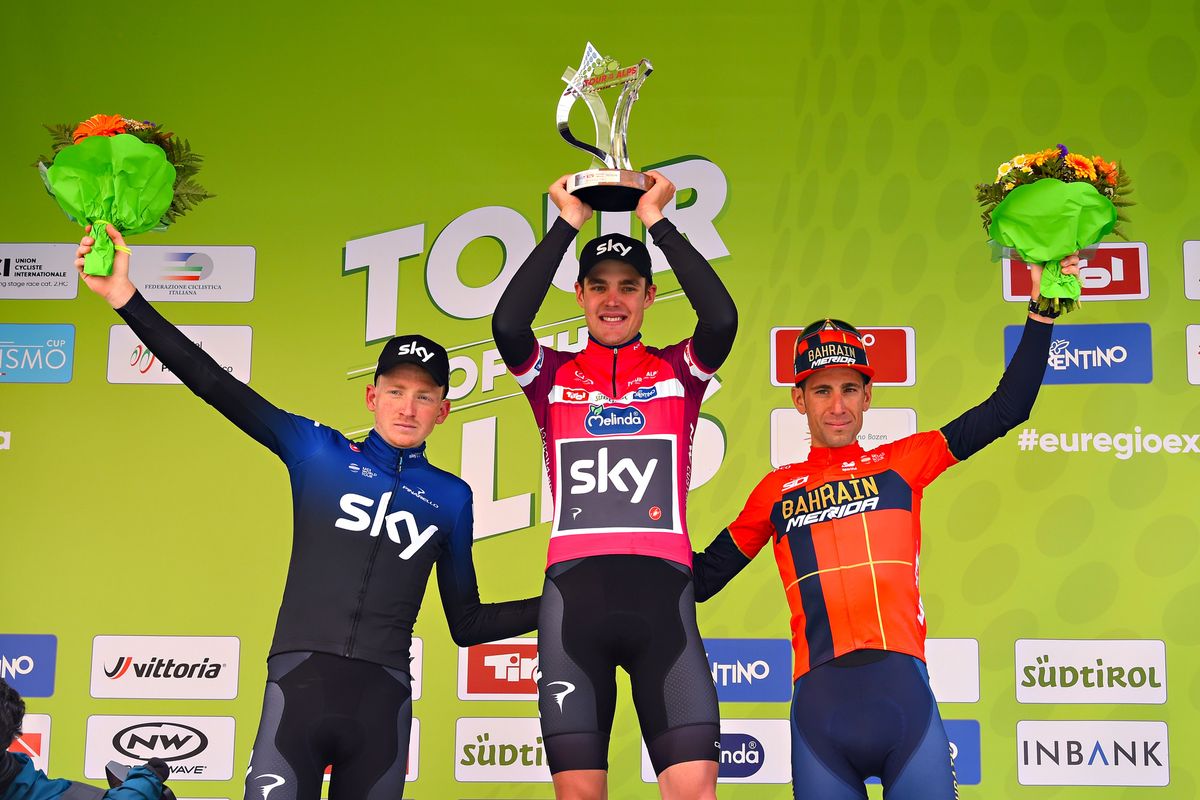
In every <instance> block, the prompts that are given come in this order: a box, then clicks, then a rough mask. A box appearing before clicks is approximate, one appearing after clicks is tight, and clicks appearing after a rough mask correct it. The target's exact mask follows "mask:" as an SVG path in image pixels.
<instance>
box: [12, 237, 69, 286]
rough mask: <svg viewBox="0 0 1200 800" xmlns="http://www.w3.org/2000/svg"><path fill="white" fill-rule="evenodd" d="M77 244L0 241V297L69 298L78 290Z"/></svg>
mask: <svg viewBox="0 0 1200 800" xmlns="http://www.w3.org/2000/svg"><path fill="white" fill-rule="evenodd" d="M78 247H79V245H77V244H57V243H47V242H30V243H28V244H0V300H71V299H72V298H74V297H75V296H76V295H78V294H79V273H78V272H77V271H76V269H75V250H76V248H78Z"/></svg>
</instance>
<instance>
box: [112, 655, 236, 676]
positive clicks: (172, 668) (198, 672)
mask: <svg viewBox="0 0 1200 800" xmlns="http://www.w3.org/2000/svg"><path fill="white" fill-rule="evenodd" d="M224 666H225V665H224V664H213V663H210V662H209V660H208V659H207V658H206V659H204V660H203V661H196V662H192V663H188V662H186V661H176V660H175V659H173V658H167V659H162V658H158V657H157V656H155V657H153V658H151V659H150V660H149V661H143V662H140V663H139V662H135V661H134V660H133V657H132V656H122V657H121V658H118V659H117V661H116V663H115V664H113V666H111V667H109V666H105V667H104V674H105V675H106V676H108V678H109V679H110V680H114V681H115V680H119V679H120V678H122V677H123V676H124V675H125V673H127V672H129V670H130V668H131V667H132V669H133V674H134V675H136V676H137V677H139V678H164V679H176V680H178V679H185V678H202V679H207V680H213V679H214V678H218V677H220V675H221V668H222V667H224Z"/></svg>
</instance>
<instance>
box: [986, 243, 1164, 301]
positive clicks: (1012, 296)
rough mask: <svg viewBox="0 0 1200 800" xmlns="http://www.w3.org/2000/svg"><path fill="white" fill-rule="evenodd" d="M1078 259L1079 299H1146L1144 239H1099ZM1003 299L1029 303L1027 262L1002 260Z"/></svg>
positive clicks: (1147, 276) (1147, 278) (1147, 279)
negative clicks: (1098, 242)
mask: <svg viewBox="0 0 1200 800" xmlns="http://www.w3.org/2000/svg"><path fill="white" fill-rule="evenodd" d="M1085 253H1086V255H1087V258H1081V259H1080V260H1079V282H1080V284H1082V286H1083V291H1082V294H1081V298H1082V299H1083V300H1085V301H1090V300H1145V299H1146V298H1147V297H1149V296H1150V267H1149V260H1148V259H1147V257H1146V243H1145V242H1102V243H1100V244H1098V245H1096V246H1095V248H1094V249H1093V248H1088V249H1087V250H1086V251H1085ZM1003 264H1004V299H1005V300H1011V301H1013V302H1019V303H1028V302H1029V295H1030V294H1031V293H1032V291H1033V281H1032V280H1030V277H1029V264H1027V263H1025V262H1024V261H1022V260H1021V259H1019V258H1011V259H1010V258H1006V259H1003Z"/></svg>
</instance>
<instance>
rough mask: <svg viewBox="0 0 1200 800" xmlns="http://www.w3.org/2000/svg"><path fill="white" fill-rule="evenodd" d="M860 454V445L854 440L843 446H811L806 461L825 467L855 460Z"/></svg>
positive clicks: (861, 451) (861, 452)
mask: <svg viewBox="0 0 1200 800" xmlns="http://www.w3.org/2000/svg"><path fill="white" fill-rule="evenodd" d="M862 454H863V449H862V446H860V445H859V443H858V442H857V441H856V442H854V443H853V444H848V445H846V446H845V447H813V448H812V450H810V451H809V453H808V458H807V459H806V461H807V462H808V463H809V464H810V465H812V466H814V467H827V466H829V465H830V464H840V463H843V462H846V461H855V460H857V459H858V458H859V457H860V456H861V455H862Z"/></svg>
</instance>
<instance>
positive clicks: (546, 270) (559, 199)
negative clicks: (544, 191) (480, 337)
mask: <svg viewBox="0 0 1200 800" xmlns="http://www.w3.org/2000/svg"><path fill="white" fill-rule="evenodd" d="M567 178H568V176H566V175H564V176H563V177H561V178H559V179H558V180H557V181H555V182H554V184H553V185H551V186H550V189H549V192H550V199H551V200H553V201H554V204H555V205H556V206H558V210H559V217H558V219H556V220H555V221H554V224H553V225H552V226H551V227H550V230H549V231H547V232H546V235H545V236H543V237H542V241H540V242H538V244H537V246H536V247H534V248H533V252H531V253H530V254H529V257H528V258H526V259H525V263H524V264H522V265H521V268H520V269H518V270H517V274H516V275H514V276H513V278H512V280H511V281H510V282H509V284H508V287H507V288H506V289H505V290H504V294H502V295H501V296H500V302H499V303H497V304H496V311H495V312H494V313H493V314H492V336H494V337H495V339H496V347H497V349H499V351H500V357H501V358H503V359H504V363H505V364H507V365H508V366H509V367H510V368H512V369H517V368H519V367H521V366H522V365H524V364H525V363H526V362H527V361H528V360H529V358H530V356H532V355H533V353H534V351H535V350H537V337H536V336H534V335H533V319H534V317H536V316H537V312H538V309H539V308H541V307H542V302H543V301H544V300H545V299H546V293H547V292H549V291H550V283H551V281H553V280H554V273H555V272H557V271H558V265H559V262H561V261H562V257H563V255H564V254H565V253H566V252H567V248H568V247H570V246H571V242H573V241H575V235H576V234H577V233H579V229H580V228H581V227H583V224H584V223H585V222H587V221H588V220H589V219H591V216H592V208H591V206H589V205H587V204H586V203H584V202H583V201H581V200H580V199H579V198H577V197H575V196H573V195H571V194H570V193H569V192H568V191H567Z"/></svg>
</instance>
